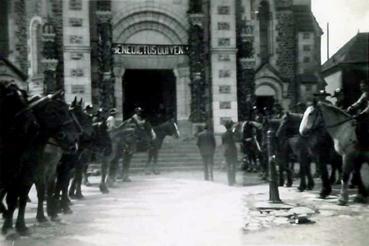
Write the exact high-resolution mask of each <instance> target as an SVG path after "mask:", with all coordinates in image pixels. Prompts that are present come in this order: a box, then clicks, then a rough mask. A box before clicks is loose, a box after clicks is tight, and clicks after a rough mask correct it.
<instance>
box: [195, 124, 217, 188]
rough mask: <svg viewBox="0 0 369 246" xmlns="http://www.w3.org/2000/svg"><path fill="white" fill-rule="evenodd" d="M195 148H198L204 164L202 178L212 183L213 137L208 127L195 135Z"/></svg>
mask: <svg viewBox="0 0 369 246" xmlns="http://www.w3.org/2000/svg"><path fill="white" fill-rule="evenodd" d="M196 145H197V147H199V150H200V154H201V157H202V161H203V163H204V177H205V180H210V181H213V179H214V177H213V165H214V153H215V147H216V143H215V136H214V133H213V132H212V131H211V130H210V129H209V126H208V125H205V126H204V130H202V131H201V132H200V133H199V134H198V135H197V143H196Z"/></svg>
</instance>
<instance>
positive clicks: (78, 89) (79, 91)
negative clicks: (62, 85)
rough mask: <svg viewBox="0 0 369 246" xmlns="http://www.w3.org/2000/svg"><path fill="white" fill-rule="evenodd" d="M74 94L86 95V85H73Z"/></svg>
mask: <svg viewBox="0 0 369 246" xmlns="http://www.w3.org/2000/svg"><path fill="white" fill-rule="evenodd" d="M71 89H72V94H84V93H85V85H72V88H71Z"/></svg>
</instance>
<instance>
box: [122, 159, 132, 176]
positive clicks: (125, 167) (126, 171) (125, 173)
mask: <svg viewBox="0 0 369 246" xmlns="http://www.w3.org/2000/svg"><path fill="white" fill-rule="evenodd" d="M131 158H132V154H131V153H124V154H123V169H122V170H123V182H131V179H130V178H129V168H130V165H131Z"/></svg>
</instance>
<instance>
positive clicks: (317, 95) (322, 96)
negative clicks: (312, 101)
mask: <svg viewBox="0 0 369 246" xmlns="http://www.w3.org/2000/svg"><path fill="white" fill-rule="evenodd" d="M314 96H315V98H316V99H317V100H318V101H319V102H323V103H328V104H332V102H331V101H329V100H327V96H331V94H329V93H328V92H326V91H325V89H323V90H320V91H319V92H318V93H314Z"/></svg>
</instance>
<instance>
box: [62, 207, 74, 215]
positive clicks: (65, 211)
mask: <svg viewBox="0 0 369 246" xmlns="http://www.w3.org/2000/svg"><path fill="white" fill-rule="evenodd" d="M63 213H64V214H72V213H73V211H72V209H71V208H70V207H64V208H63Z"/></svg>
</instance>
